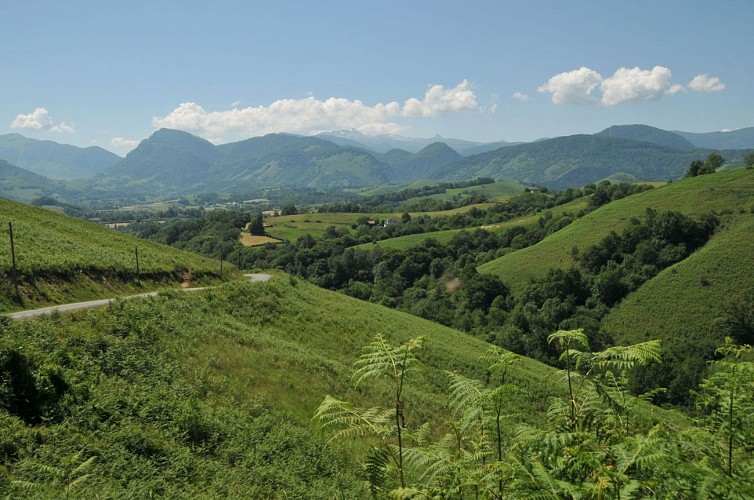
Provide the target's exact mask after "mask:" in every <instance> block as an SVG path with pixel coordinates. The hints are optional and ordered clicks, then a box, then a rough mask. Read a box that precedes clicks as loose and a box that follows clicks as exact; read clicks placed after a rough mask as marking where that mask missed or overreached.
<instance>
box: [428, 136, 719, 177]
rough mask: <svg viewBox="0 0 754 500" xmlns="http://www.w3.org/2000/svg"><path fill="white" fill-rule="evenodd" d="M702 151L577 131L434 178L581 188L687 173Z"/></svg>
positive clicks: (447, 169)
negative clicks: (621, 178)
mask: <svg viewBox="0 0 754 500" xmlns="http://www.w3.org/2000/svg"><path fill="white" fill-rule="evenodd" d="M704 156H705V155H704V154H703V153H702V152H700V151H696V150H694V151H679V150H677V149H673V148H669V147H667V146H660V145H657V144H652V143H649V142H646V141H643V140H642V141H637V140H632V139H625V138H621V137H609V136H601V135H573V136H568V137H558V138H555V139H548V140H542V141H537V142H533V143H528V144H521V145H518V146H509V147H505V148H501V149H497V150H495V151H491V152H489V153H483V154H478V155H474V156H470V157H468V158H465V159H464V160H461V161H459V162H456V163H452V164H450V165H447V166H444V167H439V168H438V170H436V171H435V172H434V174H433V178H441V179H470V178H473V177H493V178H495V179H513V180H516V181H519V182H525V183H534V184H538V185H545V186H548V187H551V188H555V189H563V188H566V187H580V186H583V185H585V184H588V183H591V182H597V181H599V180H600V179H604V178H606V177H609V176H611V175H613V174H616V173H624V174H629V175H632V176H634V177H635V178H636V179H638V180H641V181H645V180H667V179H677V178H679V177H681V176H682V175H683V174H684V172H685V171H686V168H687V167H688V164H689V162H691V161H692V160H695V159H701V158H703V157H704Z"/></svg>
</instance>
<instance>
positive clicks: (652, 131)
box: [595, 125, 697, 151]
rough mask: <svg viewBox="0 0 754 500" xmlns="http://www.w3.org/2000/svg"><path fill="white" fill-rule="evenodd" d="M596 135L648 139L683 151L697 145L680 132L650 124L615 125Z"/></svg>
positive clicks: (638, 139)
mask: <svg viewBox="0 0 754 500" xmlns="http://www.w3.org/2000/svg"><path fill="white" fill-rule="evenodd" d="M595 135H598V136H605V137H620V138H623V139H632V140H634V141H646V142H651V143H653V144H657V145H659V146H665V147H668V148H672V149H678V150H681V151H685V150H690V149H695V148H696V147H697V146H694V145H693V144H692V143H691V142H689V141H688V140H686V139H684V138H683V137H681V136H680V135H678V134H675V133H673V132H668V131H667V130H662V129H659V128H655V127H650V126H648V125H613V126H612V127H609V128H606V129H605V130H603V131H602V132H599V133H597V134H595Z"/></svg>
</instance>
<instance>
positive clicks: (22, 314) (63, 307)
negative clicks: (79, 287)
mask: <svg viewBox="0 0 754 500" xmlns="http://www.w3.org/2000/svg"><path fill="white" fill-rule="evenodd" d="M244 276H245V277H246V278H248V279H249V281H253V282H260V281H267V280H268V279H270V278H272V275H271V274H261V273H253V274H244ZM207 288H212V287H199V288H179V290H183V291H184V292H198V291H201V290H206V289H207ZM158 293H160V292H147V293H139V294H136V295H128V296H125V297H118V298H121V299H134V298H137V297H154V296H155V295H157V294H158ZM113 300H115V299H114V298H112V299H100V300H88V301H86V302H75V303H73V304H60V305H57V306H50V307H42V308H40V309H29V310H28V311H17V312H14V313H9V314H7V316H8V317H9V318H10V319H16V320H21V319H31V318H37V317H39V316H44V315H46V314H52V313H54V312H58V313H62V312H70V311H78V310H80V309H91V308H93V307H102V306H106V305H108V304H109V303H110V302H112V301H113Z"/></svg>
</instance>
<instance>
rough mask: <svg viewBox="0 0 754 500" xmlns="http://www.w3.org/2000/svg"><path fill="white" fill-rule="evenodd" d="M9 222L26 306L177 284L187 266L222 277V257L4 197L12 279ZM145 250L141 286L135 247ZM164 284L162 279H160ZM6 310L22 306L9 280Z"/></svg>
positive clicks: (7, 270)
mask: <svg viewBox="0 0 754 500" xmlns="http://www.w3.org/2000/svg"><path fill="white" fill-rule="evenodd" d="M8 222H12V223H13V236H14V242H15V249H16V263H17V266H18V270H19V274H20V275H21V280H22V286H21V289H22V293H25V294H26V297H25V300H26V302H27V303H26V306H27V307H31V306H41V305H49V304H54V303H64V302H67V301H71V300H83V299H89V298H97V297H105V296H113V295H114V294H116V293H120V292H124V291H130V290H135V289H139V290H143V289H150V288H156V287H159V286H162V287H164V286H175V285H177V284H179V283H180V280H181V278H182V274H183V271H184V270H187V269H190V270H191V273H192V276H193V277H194V278H199V279H201V278H202V277H205V276H206V277H209V278H217V276H213V275H215V273H217V272H219V266H218V263H217V262H216V261H213V260H210V259H206V258H204V257H200V256H198V255H196V254H192V253H188V252H182V251H180V250H176V249H173V248H170V247H166V246H164V245H159V244H157V243H152V242H148V241H144V240H139V239H137V238H134V237H132V236H127V235H124V234H121V233H118V232H116V231H113V230H111V229H107V228H105V227H102V226H100V225H98V224H94V223H90V222H86V221H82V220H78V219H73V218H71V217H66V216H64V215H61V214H58V213H55V212H53V211H50V210H45V209H42V208H38V207H34V206H31V205H25V204H21V203H15V202H12V201H9V200H5V199H0V224H2V227H1V228H0V231H1V233H0V235H1V236H2V238H3V239H4V240H5V242H4V243H3V245H2V250H1V251H0V275H2V276H4V277H7V278H10V275H11V268H12V266H11V252H10V245H9V244H8V243H7V242H8V239H9V234H8ZM136 247H138V249H139V270H140V276H141V285H139V286H136V283H135V278H136V257H135V248H136ZM158 282H159V283H158ZM0 293H2V296H0V310H9V309H18V308H19V306H18V305H17V304H13V303H12V301H11V300H10V296H11V295H15V292H11V283H10V280H9V279H3V285H2V289H0Z"/></svg>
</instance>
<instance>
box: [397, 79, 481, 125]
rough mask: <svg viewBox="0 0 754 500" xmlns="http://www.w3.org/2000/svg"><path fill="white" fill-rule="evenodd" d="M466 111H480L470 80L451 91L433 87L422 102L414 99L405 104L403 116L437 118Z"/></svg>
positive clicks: (428, 90) (441, 87)
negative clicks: (441, 115)
mask: <svg viewBox="0 0 754 500" xmlns="http://www.w3.org/2000/svg"><path fill="white" fill-rule="evenodd" d="M464 109H479V104H478V103H477V102H476V96H475V95H474V91H473V90H471V85H470V84H469V81H468V80H464V81H462V82H461V83H459V84H458V85H456V86H455V87H453V88H451V89H446V88H445V87H443V86H442V85H432V86H431V87H429V89H427V92H426V93H425V94H424V99H422V100H421V101H420V100H419V99H417V98H415V97H412V98H410V99H408V100H407V101H406V102H405V103H404V104H403V116H423V117H428V116H437V115H440V114H443V113H447V112H454V111H462V110H464Z"/></svg>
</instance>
